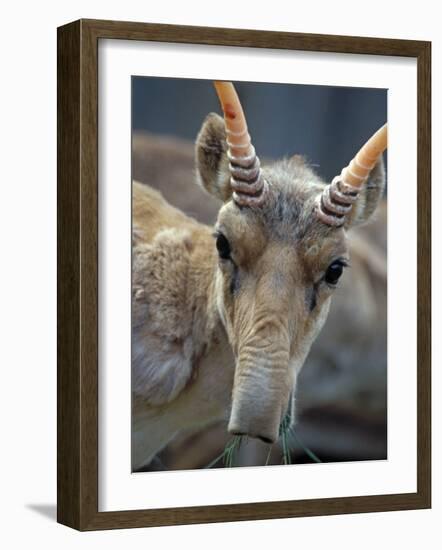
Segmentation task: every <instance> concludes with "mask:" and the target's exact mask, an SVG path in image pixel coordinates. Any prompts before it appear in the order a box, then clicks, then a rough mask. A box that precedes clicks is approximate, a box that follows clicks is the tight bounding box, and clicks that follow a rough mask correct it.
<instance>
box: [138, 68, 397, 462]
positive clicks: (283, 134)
mask: <svg viewBox="0 0 442 550" xmlns="http://www.w3.org/2000/svg"><path fill="white" fill-rule="evenodd" d="M234 84H235V87H236V89H237V91H238V94H239V96H240V98H241V103H242V105H243V108H244V111H245V113H246V117H247V122H248V126H249V131H250V134H251V136H252V139H253V143H254V145H255V147H256V150H257V152H258V154H259V156H260V157H261V160H262V162H263V163H266V162H271V161H272V160H276V159H278V158H281V157H283V156H288V155H293V154H295V153H296V154H301V155H303V156H305V157H306V158H307V160H308V161H309V162H310V164H311V165H312V166H313V167H314V169H315V170H316V172H317V173H318V174H319V175H320V176H321V177H322V178H323V179H324V181H331V179H332V178H333V177H334V176H335V175H336V174H338V173H339V172H340V171H341V169H342V167H343V166H345V165H346V164H347V163H348V162H349V160H350V159H351V158H352V156H353V155H354V154H355V153H356V152H357V150H358V149H359V147H360V146H361V145H362V144H363V143H364V142H365V141H366V140H367V139H368V138H369V137H370V136H371V134H372V133H374V132H375V131H376V130H377V129H378V128H379V127H380V126H381V125H383V124H384V123H385V122H386V120H387V91H386V90H382V89H368V88H343V87H330V86H305V85H293V84H267V83H265V84H263V83H244V82H235V83H234ZM211 111H215V112H218V113H219V114H221V110H220V107H219V104H218V99H217V97H216V94H215V90H214V88H213V84H212V82H211V81H206V80H188V79H169V78H154V77H132V175H133V178H134V179H136V180H138V181H141V182H143V183H148V184H149V185H151V186H152V187H155V188H157V189H159V190H160V191H161V192H162V193H163V195H164V197H165V198H166V199H167V200H168V201H169V202H170V203H171V204H173V205H174V206H177V207H179V208H180V209H182V210H183V211H184V212H186V213H187V214H188V215H191V216H193V217H194V218H196V219H197V220H199V221H201V222H203V223H207V224H213V223H214V222H215V220H216V215H217V212H218V210H219V207H220V203H219V202H218V201H217V200H216V199H214V198H212V197H211V196H209V195H207V194H206V193H205V192H203V191H202V190H201V189H200V188H199V187H198V186H197V185H196V184H195V179H194V141H195V138H196V135H197V133H198V131H199V129H200V127H201V125H202V122H203V120H204V118H205V116H206V115H207V114H208V113H209V112H211ZM385 160H386V159H385ZM386 203H387V199H386V197H385V199H384V201H383V202H382V204H381V206H380V208H379V210H378V212H377V215H376V217H375V220H374V221H373V222H371V223H370V224H369V225H367V226H365V227H362V228H358V229H355V230H353V231H352V232H351V233H350V241H349V246H350V258H351V268H350V269H348V270H346V273H345V276H344V277H343V280H342V284H341V285H340V287H339V288H338V290H337V292H336V293H335V296H334V298H333V302H332V307H331V310H330V315H329V317H328V320H327V322H326V324H325V326H324V328H323V330H322V332H321V334H320V336H319V337H318V339H317V340H316V342H315V343H314V344H313V346H312V349H311V352H310V354H309V356H308V358H307V361H306V363H305V365H304V367H303V369H302V371H301V374H300V376H299V379H298V385H297V390H296V410H297V423H296V427H295V432H296V438H292V440H291V442H290V454H291V462H293V463H305V462H312V461H316V460H317V459H318V458H319V459H320V460H321V461H322V462H338V461H354V460H382V459H386V458H387V206H386ZM230 440H231V436H230V435H229V434H228V433H227V431H226V424H225V423H219V424H216V425H214V426H212V427H210V428H208V429H206V430H205V431H203V432H198V433H183V434H181V435H180V437H178V438H176V439H175V440H174V441H173V442H172V443H171V444H169V445H168V447H166V449H164V450H163V451H162V452H161V453H160V455H159V456H158V457H157V459H156V460H155V461H154V462H153V463H152V464H151V465H150V466H149V467H148V468H147V470H157V469H166V470H167V469H171V470H175V469H192V468H202V467H205V466H207V465H209V464H211V463H213V462H214V460H216V457H218V456H221V455H222V452H223V450H224V448H225V446H226V444H228V443H229V441H230ZM310 451H312V452H313V454H311V452H310ZM266 462H267V463H268V464H281V463H282V449H280V448H279V447H278V446H277V445H274V446H273V448H272V451H271V455H270V456H269V446H268V445H265V444H263V443H261V442H257V441H254V440H249V441H248V442H247V444H243V445H241V447H240V448H239V449H238V450H237V452H236V453H235V459H234V464H235V465H237V466H251V465H263V464H265V463H266ZM222 466H223V461H222V458H220V459H219V460H218V461H215V462H214V467H222Z"/></svg>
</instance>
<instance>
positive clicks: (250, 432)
mask: <svg viewBox="0 0 442 550" xmlns="http://www.w3.org/2000/svg"><path fill="white" fill-rule="evenodd" d="M251 386H252V387H250V386H249V387H246V388H241V389H239V390H237V391H235V392H234V399H233V402H232V410H231V413H230V421H229V425H228V431H229V432H230V433H231V434H233V435H246V436H248V437H254V438H256V439H260V440H261V441H263V442H264V443H276V441H277V440H278V438H279V426H280V424H281V421H282V417H283V411H284V412H285V411H286V409H287V404H288V397H287V396H286V395H285V392H284V394H283V395H281V394H280V393H279V392H274V391H272V390H267V391H263V390H262V388H256V387H255V388H253V385H251ZM254 390H255V391H254Z"/></svg>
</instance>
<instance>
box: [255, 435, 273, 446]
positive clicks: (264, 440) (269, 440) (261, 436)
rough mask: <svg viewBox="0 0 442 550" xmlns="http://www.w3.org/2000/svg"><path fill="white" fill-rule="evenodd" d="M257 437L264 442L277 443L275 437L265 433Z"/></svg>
mask: <svg viewBox="0 0 442 550" xmlns="http://www.w3.org/2000/svg"><path fill="white" fill-rule="evenodd" d="M257 438H258V439H260V440H261V441H262V442H263V443H268V444H269V443H275V440H274V439H272V438H270V437H266V436H265V435H258V436H257Z"/></svg>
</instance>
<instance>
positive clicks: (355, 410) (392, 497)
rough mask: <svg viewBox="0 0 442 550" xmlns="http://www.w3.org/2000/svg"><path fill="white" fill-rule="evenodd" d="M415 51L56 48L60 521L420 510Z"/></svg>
mask: <svg viewBox="0 0 442 550" xmlns="http://www.w3.org/2000/svg"><path fill="white" fill-rule="evenodd" d="M430 52H431V47H430V43H428V42H416V41H404V40H391V39H382V38H360V37H343V36H331V35H330V36H325V35H309V34H294V33H279V32H262V31H252V30H237V29H218V28H199V27H184V26H170V25H156V24H147V23H129V22H114V21H96V20H80V21H76V22H74V23H70V24H68V25H65V26H63V27H60V28H59V29H58V461H57V462H58V521H59V522H61V523H63V524H66V525H68V526H71V527H74V528H76V529H80V530H94V529H111V528H124V527H146V526H158V525H173V524H184V523H203V522H219V521H238V520H250V519H270V518H281V517H296V516H311V515H326V514H342V513H357V512H374V511H387V510H404V509H416V508H428V507H430V505H431V497H430V494H431V475H430V455H431V453H430V433H431V430H430V409H431V407H430V389H431V388H430V288H431V282H430V201H431V199H430V158H431V155H430V151H431V143H430V137H431V132H430V105H431V98H430V64H431V61H430ZM387 155H388V158H387ZM387 252H388V254H387Z"/></svg>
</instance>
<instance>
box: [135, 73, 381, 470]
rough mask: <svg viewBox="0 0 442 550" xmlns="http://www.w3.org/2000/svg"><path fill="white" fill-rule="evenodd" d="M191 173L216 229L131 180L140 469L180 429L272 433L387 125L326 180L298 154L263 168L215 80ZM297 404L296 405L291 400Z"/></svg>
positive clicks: (338, 266) (376, 169)
mask: <svg viewBox="0 0 442 550" xmlns="http://www.w3.org/2000/svg"><path fill="white" fill-rule="evenodd" d="M215 88H216V91H217V93H218V96H219V99H220V102H221V106H222V109H223V113H224V119H223V118H221V117H220V116H218V115H217V114H214V113H212V114H209V115H208V116H207V118H206V120H205V121H204V123H203V126H202V128H201V130H200V132H199V134H198V137H197V140H196V171H197V179H198V182H199V183H200V184H201V185H202V186H203V187H204V189H205V190H206V191H207V192H209V193H211V194H212V195H214V196H215V197H217V198H219V199H221V200H222V201H223V203H224V204H223V206H222V207H221V209H220V211H219V214H218V219H217V221H216V224H215V228H213V227H208V226H205V225H202V224H200V223H198V222H196V221H195V220H193V219H192V218H189V217H187V216H186V215H185V214H183V213H182V212H181V211H179V210H177V209H176V208H174V207H172V206H171V205H169V204H168V203H167V202H166V201H165V200H164V199H163V198H162V196H161V195H160V194H159V193H158V192H156V191H154V190H153V189H151V188H150V187H149V186H147V185H143V184H140V183H138V182H134V183H133V282H132V397H133V399H132V467H133V468H134V469H138V468H140V467H142V466H145V465H147V464H149V462H150V461H151V460H152V458H153V457H154V456H155V455H156V454H157V453H158V452H159V451H160V450H161V449H162V448H164V446H165V445H167V443H168V442H169V441H170V440H171V439H172V438H173V437H174V436H175V435H176V434H178V433H179V432H180V431H181V430H183V429H189V428H192V429H198V428H199V427H201V428H202V427H204V426H206V425H208V424H209V423H212V422H214V421H216V420H220V419H223V418H225V419H226V420H227V419H228V431H229V432H230V433H232V434H242V435H248V436H250V437H255V438H259V439H261V440H263V441H265V442H269V443H272V442H275V441H276V440H277V439H278V432H279V426H280V423H281V421H282V418H283V417H284V415H285V413H286V411H287V409H288V407H289V401H290V397H291V396H292V395H293V393H294V388H295V386H296V378H297V375H298V374H299V371H300V369H301V367H302V365H303V363H304V360H305V358H306V356H307V354H308V352H309V349H310V346H311V344H312V342H313V341H314V339H315V338H316V336H317V335H318V333H319V331H320V330H321V328H322V326H323V324H324V322H325V320H326V317H327V313H328V310H329V307H330V300H331V297H332V295H333V292H334V290H335V288H336V286H337V284H338V281H339V278H340V277H341V275H342V273H343V271H344V269H345V267H346V266H347V265H348V261H349V258H348V251H347V232H348V230H350V229H351V228H352V227H353V226H355V225H358V224H361V223H364V222H366V221H367V220H368V219H369V218H370V217H371V216H372V214H373V212H374V211H375V209H376V207H377V205H378V202H379V200H380V198H381V196H382V194H383V191H384V186H385V173H384V165H383V161H382V153H383V151H384V150H385V149H386V146H387V126H386V125H385V126H383V127H382V128H381V129H380V130H378V132H376V133H375V134H374V135H373V136H372V137H371V138H370V140H369V141H368V142H367V143H366V144H365V145H364V146H363V147H362V148H361V149H360V150H359V152H358V153H357V154H356V156H355V157H354V158H353V160H352V161H351V162H350V164H349V165H348V166H346V167H345V168H344V169H343V170H342V172H341V174H340V175H339V176H337V177H336V178H334V179H333V181H332V182H331V184H325V183H324V182H323V181H322V180H321V179H320V178H319V177H318V176H317V175H316V174H315V173H314V172H313V170H312V169H311V168H310V167H309V166H308V165H307V164H306V163H305V161H304V160H303V159H302V158H301V157H299V156H294V157H292V158H289V159H284V160H281V161H279V162H276V163H274V164H272V165H269V166H263V167H262V168H261V166H260V162H259V159H258V156H257V155H256V153H255V150H254V147H253V145H252V143H251V140H250V136H249V133H248V131H247V125H246V120H245V116H244V113H243V110H242V107H241V104H240V102H239V99H238V96H237V94H236V92H235V89H234V87H233V85H232V84H231V83H227V82H216V83H215ZM292 406H293V405H292Z"/></svg>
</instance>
